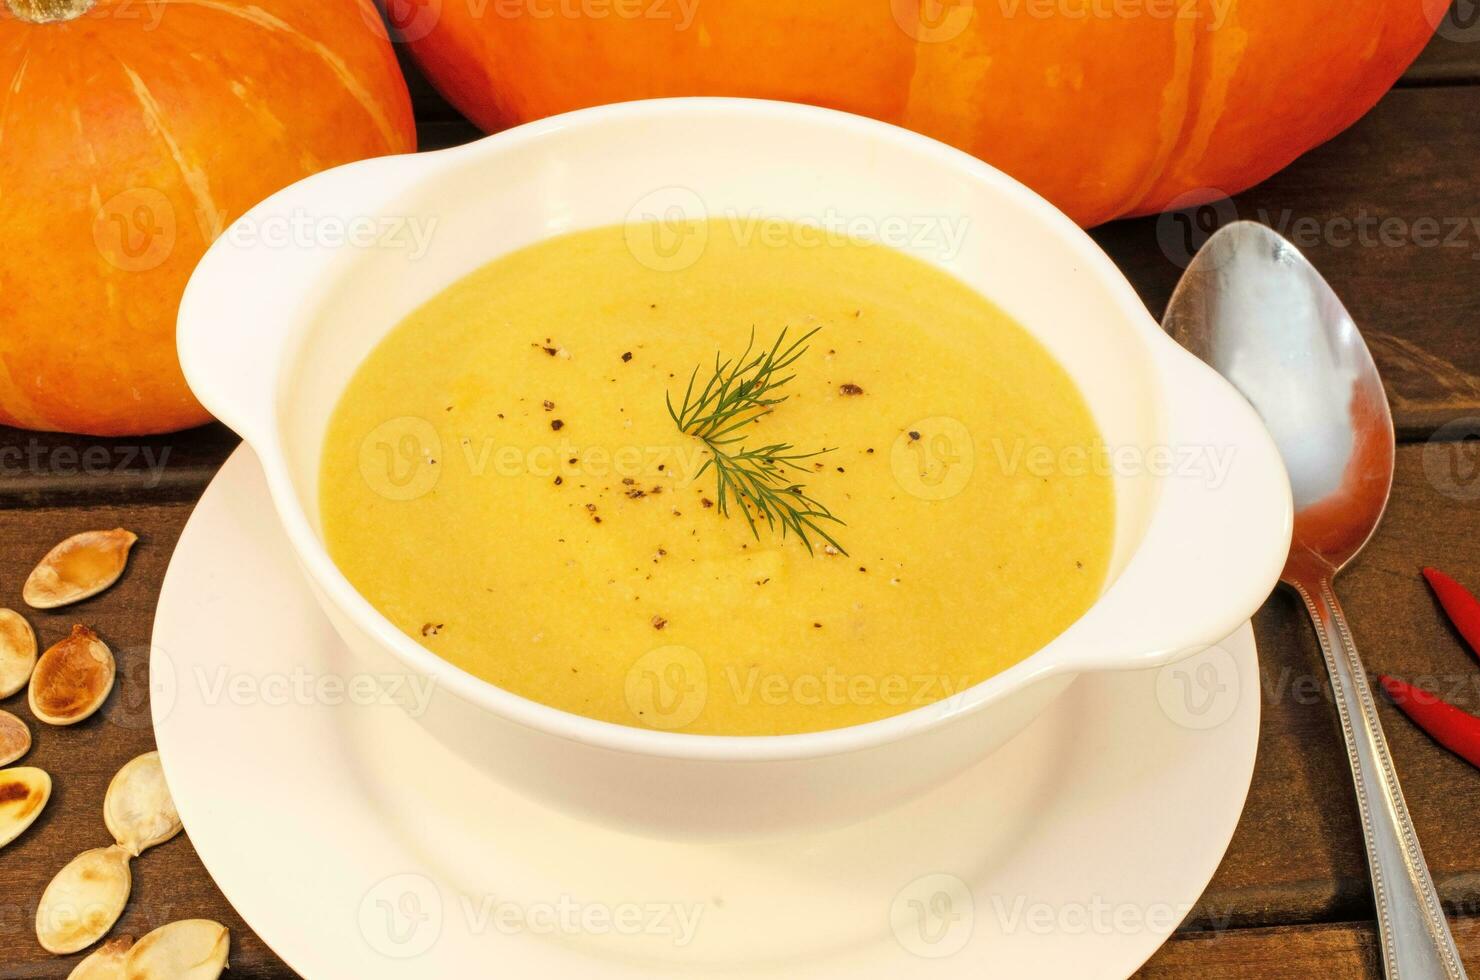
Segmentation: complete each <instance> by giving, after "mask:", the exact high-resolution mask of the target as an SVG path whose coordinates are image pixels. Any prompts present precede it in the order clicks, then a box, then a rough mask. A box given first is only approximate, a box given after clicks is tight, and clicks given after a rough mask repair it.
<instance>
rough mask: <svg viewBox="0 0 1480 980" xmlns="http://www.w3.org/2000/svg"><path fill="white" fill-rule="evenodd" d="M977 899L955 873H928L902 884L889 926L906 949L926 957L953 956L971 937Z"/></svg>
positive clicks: (890, 909)
mask: <svg viewBox="0 0 1480 980" xmlns="http://www.w3.org/2000/svg"><path fill="white" fill-rule="evenodd" d="M975 924H976V900H975V899H974V898H973V897H972V894H971V887H970V886H969V885H967V884H966V882H964V881H962V880H961V879H960V878H958V877H956V876H955V875H949V874H931V875H925V876H924V877H921V878H916V879H915V880H914V881H912V882H910V883H909V884H908V885H905V886H904V887H903V888H901V889H900V890H899V894H897V895H895V896H894V902H893V903H892V904H891V905H890V907H889V927H890V928H891V929H892V930H893V932H894V938H895V940H896V941H897V942H898V943H899V945H901V946H903V947H904V948H905V950H907V951H908V952H911V953H913V954H915V955H916V956H920V957H924V958H926V959H942V958H944V957H947V956H954V955H955V954H957V953H959V952H960V951H961V950H962V949H964V948H965V947H966V944H967V943H969V942H970V941H971V934H972V930H973V929H974V928H975Z"/></svg>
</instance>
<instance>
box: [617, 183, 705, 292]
mask: <svg viewBox="0 0 1480 980" xmlns="http://www.w3.org/2000/svg"><path fill="white" fill-rule="evenodd" d="M708 216H709V214H708V211H707V209H706V208H705V207H704V199H703V198H701V197H700V196H699V195H698V194H697V193H696V192H694V191H692V190H690V189H689V188H687V187H661V188H659V189H658V190H655V191H653V192H651V193H649V194H645V195H643V197H642V199H641V200H639V201H638V202H637V203H636V204H634V205H632V208H631V210H629V211H628V212H627V220H626V222H625V223H624V224H623V226H622V227H623V233H624V235H625V237H626V239H627V250H628V251H629V252H631V253H632V257H633V258H635V259H636V260H637V261H638V262H639V263H641V264H642V265H644V266H647V267H648V268H649V269H652V270H653V271H655V272H678V271H680V270H683V269H687V268H688V267H689V266H691V265H693V264H694V263H695V262H698V261H699V258H700V257H701V256H702V255H703V254H704V249H705V247H706V246H707V245H708V244H709V224H708Z"/></svg>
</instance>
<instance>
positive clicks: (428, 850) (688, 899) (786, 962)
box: [151, 449, 1259, 980]
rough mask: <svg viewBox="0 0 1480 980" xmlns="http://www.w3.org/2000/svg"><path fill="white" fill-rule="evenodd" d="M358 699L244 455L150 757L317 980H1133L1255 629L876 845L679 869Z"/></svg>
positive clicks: (1232, 741)
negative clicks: (496, 778) (505, 782)
mask: <svg viewBox="0 0 1480 980" xmlns="http://www.w3.org/2000/svg"><path fill="white" fill-rule="evenodd" d="M388 560H393V558H392V556H388ZM356 669H357V668H356V665H355V664H354V663H353V662H351V661H350V659H349V656H348V654H347V653H346V651H345V650H344V648H343V646H342V645H341V643H340V642H339V640H338V638H337V636H336V635H335V634H334V632H333V630H332V629H331V627H330V626H329V624H328V622H327V621H326V620H325V619H324V617H323V615H322V614H321V613H320V612H319V609H318V607H317V606H316V604H315V603H314V600H313V598H312V597H311V596H310V595H309V593H308V590H307V587H306V585H305V583H304V581H303V578H302V576H301V574H300V572H299V569H298V566H297V564H296V563H295V561H294V559H293V557H292V554H291V553H290V551H289V548H288V545H287V543H286V541H285V540H284V538H283V535H282V533H281V531H280V530H279V528H278V523H277V518H276V516H275V515H274V513H273V510H272V506H271V503H270V501H269V499H268V495H267V490H266V487H265V485H264V483H263V480H262V475H261V471H260V469H259V467H258V464H257V461H256V458H255V457H254V456H253V455H252V454H251V452H250V451H249V450H246V449H242V450H238V451H237V453H236V454H235V455H233V456H232V458H231V459H230V460H229V461H228V462H227V464H226V465H225V467H223V469H222V470H221V473H220V474H219V476H218V477H217V478H216V480H215V481H214V482H213V483H212V484H211V486H210V488H209V489H208V490H207V491H206V494H205V496H204V497H203V498H202V499H201V502H200V504H199V506H198V507H197V509H196V511H195V513H194V515H193V516H192V517H191V519H190V522H189V524H188V525H187V527H186V528H185V531H184V534H183V535H182V537H181V539H180V542H179V546H178V548H177V549H176V551H175V555H174V558H173V561H172V563H171V565H170V569H169V572H168V574H167V576H166V578H165V582H164V587H163V590H162V592H161V596H160V602H159V609H158V614H157V617H156V620H155V627H154V649H153V652H152V656H151V691H152V697H153V713H154V722H155V732H156V736H157V739H158V743H159V749H160V752H161V754H162V757H163V761H164V767H165V773H166V776H167V778H168V780H169V784H170V788H171V790H172V791H173V794H174V797H175V801H176V804H177V805H178V807H179V811H180V814H181V817H182V818H183V820H184V823H185V827H186V830H187V831H188V832H189V834H190V838H191V840H192V842H193V843H194V845H195V848H196V850H197V851H198V852H199V853H200V856H201V859H202V860H203V861H204V862H205V865H206V867H207V869H208V870H209V871H210V873H211V875H212V876H213V877H214V878H215V879H216V882H217V883H218V884H219V885H220V887H221V889H222V891H223V892H224V893H225V894H226V897H227V898H228V899H229V900H230V901H231V903H232V904H233V905H234V906H235V907H236V909H237V910H238V911H239V912H240V913H241V915H242V917H243V918H244V919H245V920H246V921H247V923H248V924H250V925H251V927H252V928H253V929H254V930H256V932H257V933H258V934H259V935H260V936H261V937H262V939H263V940H264V941H265V942H266V943H267V944H268V945H269V946H271V947H272V948H273V949H274V950H275V951H276V952H277V953H278V954H279V955H280V956H281V957H282V958H283V959H284V960H286V961H287V962H288V963H289V964H290V965H291V966H292V967H293V968H294V969H296V970H297V971H298V972H300V973H301V974H303V975H304V976H305V977H308V978H310V980H320V978H338V977H344V978H354V980H376V978H382V977H386V978H389V977H396V978H404V977H416V978H424V977H447V978H453V977H455V978H459V980H463V978H473V977H484V976H487V977H512V978H525V977H529V978H533V977H540V978H565V977H570V978H580V980H606V978H628V977H675V978H677V977H683V978H691V977H710V976H713V977H720V976H723V977H726V978H762V977H765V978H786V980H812V978H817V980H821V978H834V977H836V978H840V980H841V978H847V980H869V978H875V977H877V978H889V980H894V978H898V977H904V976H908V977H912V978H913V977H925V978H934V977H939V978H957V977H960V978H971V980H981V978H984V977H1004V978H1022V977H1034V978H1056V977H1063V978H1073V980H1093V978H1100V977H1106V978H1122V977H1125V976H1128V975H1129V974H1130V973H1132V972H1134V971H1135V969H1136V968H1137V967H1138V966H1140V965H1141V964H1142V963H1143V962H1145V960H1146V959H1147V958H1148V957H1149V956H1151V954H1152V953H1154V952H1155V951H1156V949H1157V948H1158V947H1159V946H1160V945H1161V944H1162V943H1163V942H1165V940H1166V939H1167V937H1168V936H1169V935H1170V934H1171V932H1172V930H1173V929H1175V928H1176V926H1177V925H1178V924H1179V923H1180V922H1181V920H1182V919H1183V917H1184V916H1185V914H1186V913H1187V911H1188V910H1189V909H1190V908H1191V907H1192V905H1193V903H1195V902H1196V900H1197V898H1198V896H1199V895H1200V894H1201V893H1202V891H1203V889H1204V888H1205V887H1206V886H1207V883H1208V881H1209V879H1210V878H1211V877H1212V874H1213V871H1214V870H1215V869H1216V867H1217V865H1218V863H1219V861H1221V859H1222V857H1223V854H1224V852H1225V850H1226V849H1227V847H1228V842H1229V840H1230V838H1231V837H1232V835H1233V830H1234V827H1235V825H1236V824H1237V822H1238V818H1239V814H1240V812H1241V811H1242V809H1243V804H1244V800H1245V797H1246V795H1247V792H1248V787H1249V780H1250V777H1251V775H1252V773H1253V767H1254V755H1255V748H1256V745H1257V741H1258V728H1259V697H1258V666H1257V661H1256V655H1255V650H1254V640H1253V633H1252V630H1250V628H1249V627H1248V626H1247V625H1245V626H1244V627H1243V628H1242V629H1240V630H1239V631H1238V632H1237V633H1236V634H1234V636H1232V637H1230V638H1229V639H1228V640H1226V641H1225V642H1224V643H1222V644H1220V645H1219V646H1218V647H1215V648H1213V649H1212V650H1210V651H1208V652H1207V653H1205V654H1202V655H1199V656H1198V657H1195V658H1193V659H1192V660H1191V661H1187V662H1184V663H1182V664H1178V665H1175V666H1173V667H1169V668H1165V669H1163V670H1160V671H1148V672H1140V673H1123V674H1113V675H1096V676H1086V677H1082V678H1081V679H1080V680H1079V681H1077V682H1076V683H1075V684H1074V686H1073V687H1071V688H1070V689H1069V691H1068V692H1067V693H1066V694H1064V695H1063V696H1062V697H1061V698H1060V699H1059V700H1058V701H1057V702H1056V703H1055V704H1054V705H1053V706H1052V707H1051V708H1050V709H1049V710H1048V711H1047V712H1046V713H1045V714H1044V715H1043V716H1042V717H1040V718H1039V719H1038V721H1036V722H1035V723H1034V724H1033V726H1032V727H1031V728H1029V729H1028V730H1027V731H1026V732H1024V733H1023V734H1022V735H1020V736H1019V737H1018V738H1016V739H1015V740H1014V741H1013V742H1011V743H1010V744H1009V745H1008V746H1006V747H1005V748H1004V749H1002V750H1001V751H999V752H997V753H995V754H994V755H992V756H991V757H990V758H989V759H987V760H986V761H985V762H983V763H981V764H980V765H978V766H976V767H975V768H974V769H972V770H970V771H968V772H967V773H966V774H965V775H963V776H961V777H960V778H958V779H956V780H954V781H953V782H951V783H949V784H948V785H946V786H944V787H942V788H940V789H939V790H937V791H935V792H933V793H931V794H930V795H928V796H927V797H924V798H922V799H919V800H916V801H914V802H912V803H910V804H908V805H906V806H905V807H902V808H900V809H897V810H895V811H892V812H890V813H887V814H884V815H882V816H879V817H876V818H874V819H872V820H869V821H868V822H866V823H863V824H860V825H856V826H852V827H848V828H845V829H842V830H836V831H831V832H828V833H824V834H817V835H812V836H807V837H799V838H788V839H784V840H771V841H764V842H755V843H746V844H742V845H725V846H718V845H696V844H673V843H668V842H664V841H656V840H650V839H645V838H638V837H632V836H629V835H626V834H623V833H618V832H616V831H612V830H608V829H605V828H602V827H598V826H592V825H590V824H586V823H582V822H579V821H577V820H575V819H573V818H570V817H567V816H565V815H563V814H561V813H557V812H553V811H551V810H549V809H547V808H545V807H543V806H541V805H539V804H537V803H535V802H533V801H530V800H527V799H525V798H523V797H521V796H519V795H518V794H516V793H514V792H513V791H511V790H508V789H506V788H504V787H502V786H500V785H498V784H496V783H495V782H493V781H492V780H491V779H489V778H488V777H486V776H484V775H483V774H482V773H481V772H480V771H478V770H475V769H473V768H471V767H470V766H468V765H467V764H465V763H464V762H463V761H462V760H461V759H460V758H458V757H457V756H454V755H452V754H451V753H449V752H448V751H447V750H446V749H444V748H443V747H442V746H441V745H440V743H437V742H435V741H433V740H432V739H431V738H430V737H429V736H428V735H426V734H425V733H424V732H423V731H422V729H421V727H420V726H419V725H418V724H417V723H416V722H415V721H414V720H413V719H412V718H411V717H408V715H407V713H406V711H405V709H404V708H403V707H401V706H400V703H404V701H405V698H406V695H407V692H408V690H410V691H411V694H412V701H413V703H414V701H415V692H414V688H408V685H414V684H415V683H416V681H415V679H413V678H408V677H392V676H385V675H365V674H357V673H356ZM393 687H399V688H400V690H392V688H393Z"/></svg>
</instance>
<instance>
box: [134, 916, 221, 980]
mask: <svg viewBox="0 0 1480 980" xmlns="http://www.w3.org/2000/svg"><path fill="white" fill-rule="evenodd" d="M230 951H231V932H230V930H228V929H227V928H226V927H225V926H223V925H222V924H221V923H219V922H212V921H211V920H209V919H182V920H180V921H179V922H171V923H169V924H168V925H163V926H160V927H159V928H158V929H155V930H154V931H153V932H151V933H149V934H148V935H147V936H145V937H144V938H143V939H140V940H139V941H138V942H137V943H135V944H134V948H133V949H131V950H129V952H128V956H127V957H126V958H125V959H124V961H123V975H124V976H125V977H126V978H127V980H216V978H217V977H219V976H220V975H221V971H222V970H224V969H226V956H227V954H228V953H229V952H230Z"/></svg>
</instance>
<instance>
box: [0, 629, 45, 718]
mask: <svg viewBox="0 0 1480 980" xmlns="http://www.w3.org/2000/svg"><path fill="white" fill-rule="evenodd" d="M35 667H36V633H35V631H34V630H32V629H31V624H30V623H28V622H26V620H25V618H24V617H23V616H21V614H20V613H18V612H16V611H15V610H14V609H0V698H8V697H10V696H11V695H12V694H14V693H15V692H16V691H19V690H20V689H21V688H23V687H25V686H26V682H27V681H29V680H30V679H31V671H32V670H33V669H34V668H35Z"/></svg>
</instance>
